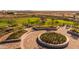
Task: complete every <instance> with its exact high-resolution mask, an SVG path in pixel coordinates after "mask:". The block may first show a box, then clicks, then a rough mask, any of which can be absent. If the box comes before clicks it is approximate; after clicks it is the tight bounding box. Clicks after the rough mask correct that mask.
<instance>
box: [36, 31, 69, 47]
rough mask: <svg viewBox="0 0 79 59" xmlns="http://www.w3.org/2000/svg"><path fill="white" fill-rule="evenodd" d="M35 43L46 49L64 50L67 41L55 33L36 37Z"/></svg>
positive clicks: (64, 37)
mask: <svg viewBox="0 0 79 59" xmlns="http://www.w3.org/2000/svg"><path fill="white" fill-rule="evenodd" d="M37 43H38V44H39V45H40V46H42V47H46V48H57V49H59V48H65V47H66V46H67V45H68V43H69V39H68V38H67V37H66V36H64V35H62V34H59V33H55V32H46V33H43V34H41V35H39V36H38V38H37Z"/></svg>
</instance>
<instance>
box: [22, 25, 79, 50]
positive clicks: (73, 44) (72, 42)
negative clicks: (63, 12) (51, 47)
mask: <svg viewBox="0 0 79 59" xmlns="http://www.w3.org/2000/svg"><path fill="white" fill-rule="evenodd" d="M52 31H53V30H52ZM44 32H46V31H45V30H40V31H30V30H29V31H28V32H27V33H25V34H24V35H23V36H22V37H21V48H23V49H46V48H44V47H41V46H40V45H38V44H37V42H36V40H37V37H38V35H40V34H42V33H44ZM55 32H57V33H61V34H63V35H65V36H67V37H68V38H69V45H68V46H67V47H66V48H65V49H78V48H79V38H78V37H74V36H72V35H70V34H68V33H67V29H66V28H65V26H64V27H61V28H59V29H58V30H57V31H55Z"/></svg>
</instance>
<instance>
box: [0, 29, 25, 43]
mask: <svg viewBox="0 0 79 59" xmlns="http://www.w3.org/2000/svg"><path fill="white" fill-rule="evenodd" d="M25 32H26V31H25V30H19V31H16V32H14V33H12V34H11V35H9V36H8V37H7V38H6V40H5V41H2V42H0V44H3V43H11V42H19V41H20V40H21V39H20V37H21V36H22V35H23V34H24V33H25Z"/></svg>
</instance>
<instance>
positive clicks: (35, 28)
mask: <svg viewBox="0 0 79 59" xmlns="http://www.w3.org/2000/svg"><path fill="white" fill-rule="evenodd" d="M33 29H34V30H57V29H58V27H55V26H52V27H50V26H48V27H46V26H36V27H33Z"/></svg>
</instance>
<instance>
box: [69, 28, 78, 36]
mask: <svg viewBox="0 0 79 59" xmlns="http://www.w3.org/2000/svg"><path fill="white" fill-rule="evenodd" d="M68 33H69V34H71V35H74V36H78V37H79V29H76V28H71V29H70V30H69V31H68Z"/></svg>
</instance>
